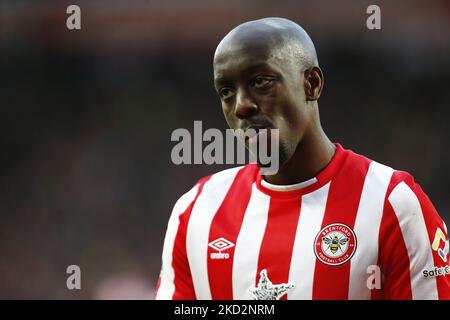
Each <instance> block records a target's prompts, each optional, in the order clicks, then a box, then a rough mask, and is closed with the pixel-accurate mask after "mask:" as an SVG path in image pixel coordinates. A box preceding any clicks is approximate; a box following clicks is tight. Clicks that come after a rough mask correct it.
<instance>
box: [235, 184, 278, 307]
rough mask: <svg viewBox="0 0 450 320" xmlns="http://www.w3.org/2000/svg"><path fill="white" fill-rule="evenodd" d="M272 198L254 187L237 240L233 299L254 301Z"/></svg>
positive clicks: (254, 185)
mask: <svg viewBox="0 0 450 320" xmlns="http://www.w3.org/2000/svg"><path fill="white" fill-rule="evenodd" d="M269 204H270V197H269V196H268V195H265V194H264V193H262V192H261V191H259V190H258V189H257V188H256V184H253V186H252V195H251V197H250V201H249V203H248V206H247V210H246V211H245V215H244V220H243V221H242V226H241V230H240V232H239V235H238V237H237V240H236V247H235V250H234V260H233V276H232V278H233V299H235V300H252V299H254V297H253V296H252V294H251V293H250V292H249V289H252V288H254V287H255V283H256V272H257V269H258V258H259V250H260V247H261V242H262V239H263V236H264V231H265V229H266V224H267V216H268V213H269Z"/></svg>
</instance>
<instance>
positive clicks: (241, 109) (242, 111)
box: [234, 90, 258, 119]
mask: <svg viewBox="0 0 450 320" xmlns="http://www.w3.org/2000/svg"><path fill="white" fill-rule="evenodd" d="M257 111H258V106H257V105H256V103H255V102H254V101H253V100H252V98H251V96H250V95H249V94H248V93H246V92H245V91H244V90H238V92H237V93H236V108H235V110H234V113H235V115H236V117H238V118H239V119H247V118H249V117H251V116H252V115H253V114H255V113H256V112H257Z"/></svg>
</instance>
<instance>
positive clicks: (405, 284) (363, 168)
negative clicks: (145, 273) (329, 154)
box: [155, 144, 450, 300]
mask: <svg viewBox="0 0 450 320" xmlns="http://www.w3.org/2000/svg"><path fill="white" fill-rule="evenodd" d="M336 147H337V148H336V153H335V155H334V156H333V159H332V160H331V162H330V163H329V164H328V165H327V167H326V168H325V169H324V170H322V171H321V172H320V173H319V174H318V175H317V176H316V177H315V178H313V179H311V180H310V181H308V182H307V183H303V184H300V185H299V186H297V187H296V188H292V187H285V188H274V187H273V186H270V185H269V184H267V183H266V182H265V181H262V177H261V175H260V174H259V169H258V167H257V166H256V165H255V164H249V165H246V166H244V167H239V168H233V169H228V170H224V171H221V172H219V173H216V174H213V175H212V176H209V177H206V178H203V179H201V180H200V181H199V182H198V183H197V184H196V185H195V186H194V187H193V188H192V189H191V190H190V191H189V192H187V193H186V194H184V195H183V196H182V197H181V198H180V199H179V200H178V201H177V203H176V204H175V206H174V209H173V212H172V215H171V217H170V220H169V224H168V228H167V233H166V237H165V240H164V248H163V256H162V270H161V274H160V278H159V281H158V288H157V292H156V296H155V298H156V299H202V300H204V299H223V300H231V299H255V298H257V299H279V298H280V299H282V300H283V299H450V275H449V274H448V273H449V271H450V267H449V260H448V236H447V229H446V226H445V223H444V222H443V221H442V219H441V218H440V217H439V214H438V213H437V212H436V209H435V208H434V206H433V205H432V203H431V202H430V200H429V199H428V197H427V196H426V194H425V193H424V192H423V191H422V189H421V188H420V186H419V185H418V184H416V183H415V182H414V179H413V177H412V176H411V175H410V174H408V173H406V172H403V171H397V170H394V169H392V168H390V167H387V166H385V165H382V164H379V163H377V162H375V161H372V160H370V159H367V158H366V157H363V156H361V155H358V154H355V153H354V152H352V151H350V150H346V149H343V148H342V146H341V145H339V144H336ZM281 189H284V190H281ZM377 268H378V269H377ZM378 270H379V272H378V273H377V271H378ZM377 277H378V278H377ZM377 279H378V280H380V281H378V282H377ZM377 283H381V285H378V286H377V285H376V284H377Z"/></svg>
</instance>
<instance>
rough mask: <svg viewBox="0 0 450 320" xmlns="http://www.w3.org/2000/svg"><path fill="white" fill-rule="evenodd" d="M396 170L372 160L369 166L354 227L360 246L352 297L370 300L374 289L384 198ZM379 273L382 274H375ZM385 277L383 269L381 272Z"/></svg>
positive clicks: (352, 273)
mask: <svg viewBox="0 0 450 320" xmlns="http://www.w3.org/2000/svg"><path fill="white" fill-rule="evenodd" d="M393 172H394V170H393V169H392V168H390V167H387V166H385V165H382V164H380V163H378V162H375V161H372V163H371V164H370V166H369V170H368V172H367V175H366V178H365V180H364V186H363V189H362V193H361V198H360V201H359V207H358V212H357V215H356V221H355V225H354V228H353V231H354V232H355V234H356V239H357V247H356V251H355V254H354V256H353V257H352V259H351V261H350V264H351V265H350V286H349V292H348V298H349V299H357V300H365V299H367V300H369V299H370V295H371V290H370V289H369V287H368V286H367V280H368V278H369V276H371V275H372V274H373V271H372V270H371V269H369V273H368V269H367V268H368V267H369V266H376V264H377V259H378V235H379V230H380V225H381V218H382V216H383V208H384V199H385V197H386V192H387V188H388V186H389V182H390V181H391V177H392V174H393ZM375 276H378V274H375ZM379 276H380V277H381V273H379Z"/></svg>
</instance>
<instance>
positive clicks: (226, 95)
mask: <svg viewBox="0 0 450 320" xmlns="http://www.w3.org/2000/svg"><path fill="white" fill-rule="evenodd" d="M219 95H220V97H221V98H222V99H224V100H225V99H228V98H230V97H232V96H233V95H234V92H233V90H231V89H228V88H222V89H220V91H219Z"/></svg>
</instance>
